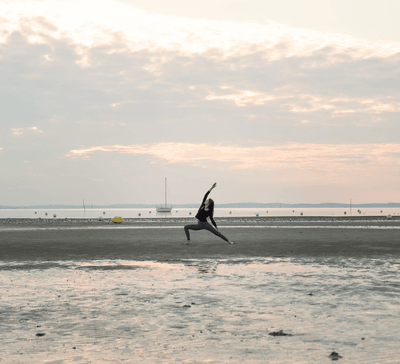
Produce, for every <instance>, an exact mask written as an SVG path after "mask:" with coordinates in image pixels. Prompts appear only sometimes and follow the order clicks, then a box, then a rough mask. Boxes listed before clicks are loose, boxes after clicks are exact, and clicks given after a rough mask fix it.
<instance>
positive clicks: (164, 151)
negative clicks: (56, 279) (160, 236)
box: [0, 0, 400, 207]
mask: <svg viewBox="0 0 400 364" xmlns="http://www.w3.org/2000/svg"><path fill="white" fill-rule="evenodd" d="M399 13H400V2H399V1H397V0H396V1H392V0H382V1H379V2H378V1H365V0H364V1H358V0H347V1H342V0H336V1H330V0H318V1H317V0H307V1H306V0H303V1H298V0H282V1H280V2H276V1H269V0H247V1H239V0H230V1H225V0H213V1H210V0H203V1H202V2H195V1H184V0H169V1H168V2H166V1H165V0H164V1H161V0H147V1H146V2H143V1H139V0H119V1H117V0H102V1H94V0H57V1H54V0H29V1H28V0H12V1H9V0H0V175H1V178H0V189H1V191H2V193H1V194H0V196H1V198H0V205H10V206H19V205H40V204H43V205H48V204H71V205H80V204H81V202H82V199H85V203H86V204H87V205H88V204H93V205H106V204H116V203H121V204H124V203H125V204H142V203H146V204H157V203H162V202H163V201H164V178H165V177H167V178H168V186H169V194H170V197H171V202H172V203H173V204H185V203H197V202H200V201H201V198H202V196H203V194H204V193H205V192H206V190H208V189H209V187H210V186H211V185H212V184H213V183H214V182H217V183H218V187H217V188H216V189H215V190H214V191H213V192H212V194H213V198H214V200H215V202H216V207H217V206H218V203H230V202H262V203H272V202H281V203H324V202H339V203H348V202H349V200H350V199H352V202H353V203H354V204H356V203H369V202H381V203H385V202H400V197H399V193H400V184H399V183H398V181H399V178H400V168H399V162H400V120H399V116H400V87H399V85H400V30H399V21H398V20H397V19H396V14H399Z"/></svg>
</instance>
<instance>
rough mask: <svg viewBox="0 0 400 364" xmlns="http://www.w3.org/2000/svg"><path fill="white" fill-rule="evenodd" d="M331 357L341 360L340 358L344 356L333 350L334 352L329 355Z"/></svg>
mask: <svg viewBox="0 0 400 364" xmlns="http://www.w3.org/2000/svg"><path fill="white" fill-rule="evenodd" d="M329 358H331V359H332V360H339V359H340V358H342V356H340V355H339V354H338V353H337V352H335V351H332V353H331V354H330V355H329Z"/></svg>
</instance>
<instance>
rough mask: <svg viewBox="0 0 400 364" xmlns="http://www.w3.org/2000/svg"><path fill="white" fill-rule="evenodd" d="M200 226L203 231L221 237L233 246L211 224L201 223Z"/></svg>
mask: <svg viewBox="0 0 400 364" xmlns="http://www.w3.org/2000/svg"><path fill="white" fill-rule="evenodd" d="M199 225H200V226H201V228H202V229H205V230H208V231H209V232H211V233H213V234H214V235H216V236H218V237H220V238H221V239H223V240H225V241H226V242H227V243H229V244H233V243H232V242H231V241H229V239H228V238H227V237H226V236H224V235H222V234H221V233H220V232H219V231H218V230H216V229H215V228H214V227H213V226H212V225H211V224H210V223H208V222H199Z"/></svg>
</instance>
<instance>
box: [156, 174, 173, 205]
mask: <svg viewBox="0 0 400 364" xmlns="http://www.w3.org/2000/svg"><path fill="white" fill-rule="evenodd" d="M156 210H157V212H171V210H172V205H167V177H165V204H164V205H158V206H157V207H156Z"/></svg>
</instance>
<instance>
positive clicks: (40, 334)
mask: <svg viewBox="0 0 400 364" xmlns="http://www.w3.org/2000/svg"><path fill="white" fill-rule="evenodd" d="M44 335H46V334H45V333H44V332H38V333H37V334H36V336H44Z"/></svg>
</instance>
